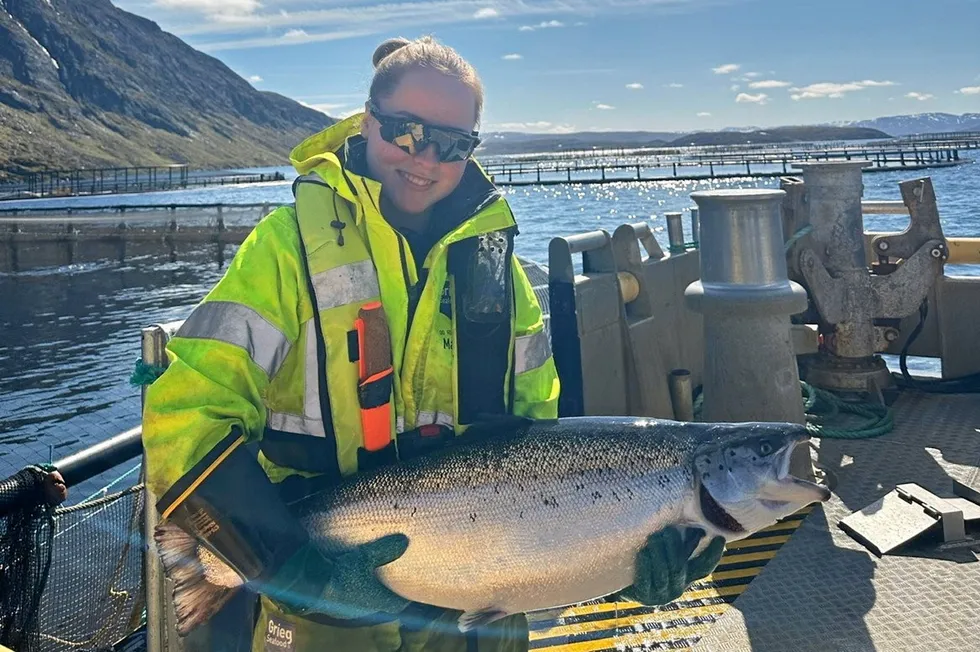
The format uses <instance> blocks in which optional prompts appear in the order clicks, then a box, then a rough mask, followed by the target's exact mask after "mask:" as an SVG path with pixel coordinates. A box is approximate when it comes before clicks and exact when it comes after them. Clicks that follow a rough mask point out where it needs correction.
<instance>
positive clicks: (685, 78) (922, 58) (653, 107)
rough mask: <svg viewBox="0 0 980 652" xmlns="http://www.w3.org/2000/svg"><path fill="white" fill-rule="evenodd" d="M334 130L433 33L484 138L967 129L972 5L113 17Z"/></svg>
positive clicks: (394, 0)
mask: <svg viewBox="0 0 980 652" xmlns="http://www.w3.org/2000/svg"><path fill="white" fill-rule="evenodd" d="M113 2H114V4H115V5H116V6H118V7H120V8H122V9H125V10H127V11H130V12H133V13H135V14H139V15H141V16H144V17H146V18H149V19H151V20H154V21H156V22H157V23H158V24H159V25H160V26H161V27H162V28H163V29H164V30H166V31H168V32H171V33H173V34H175V35H177V36H178V37H180V38H181V39H183V40H184V41H186V42H187V43H188V44H190V45H191V46H193V47H194V48H196V49H198V50H201V51H203V52H206V53H208V54H210V55H212V56H214V57H216V58H218V59H220V60H221V61H222V62H223V63H225V64H226V65H227V66H228V67H229V68H231V69H232V70H234V71H235V72H236V73H238V74H239V75H241V76H242V77H244V78H246V79H248V80H249V81H250V82H251V83H252V84H253V85H254V86H255V87H256V88H258V89H261V90H268V91H274V92H276V93H281V94H282V95H285V96H287V97H291V98H293V99H296V100H298V101H300V102H303V103H305V104H307V105H310V106H313V107H315V108H318V109H320V110H322V111H324V112H326V113H327V114H329V115H332V116H334V117H342V116H345V115H349V114H351V113H353V112H356V111H357V110H359V109H361V108H363V105H364V101H365V99H366V96H367V89H368V87H369V85H370V82H371V73H372V68H371V54H372V53H373V51H374V48H375V47H376V46H377V44H378V43H380V42H381V41H383V40H384V39H386V38H390V37H393V36H404V37H407V38H415V37H418V36H421V35H424V34H431V35H432V36H434V37H436V38H437V39H438V40H439V41H441V42H443V43H446V44H448V45H451V46H452V47H454V48H456V49H457V50H458V51H459V53H460V54H461V55H462V56H463V57H465V58H466V59H467V60H468V61H470V63H472V64H473V66H474V67H475V68H476V70H477V72H478V73H479V75H480V77H481V78H482V79H483V83H484V86H485V92H486V103H485V111H484V116H483V119H482V124H481V130H482V131H484V132H488V131H532V132H545V133H547V132H552V133H563V132H570V131H585V130H639V129H642V130H648V131H686V130H698V129H722V128H725V127H747V126H758V127H772V126H778V125H787V124H816V123H826V122H835V121H845V120H862V119H869V118H875V117H879V116H885V115H899V114H905V113H924V112H931V111H942V112H947V113H956V114H959V113H966V112H980V27H978V26H980V0H931V1H930V2H928V3H927V2H924V1H923V0H778V1H775V0H477V1H475V2H471V1H467V0H405V1H399V0H345V1H343V2H340V1H338V0H113Z"/></svg>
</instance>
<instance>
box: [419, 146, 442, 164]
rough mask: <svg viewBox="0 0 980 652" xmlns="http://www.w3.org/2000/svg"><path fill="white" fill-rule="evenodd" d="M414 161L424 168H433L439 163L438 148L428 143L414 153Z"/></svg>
mask: <svg viewBox="0 0 980 652" xmlns="http://www.w3.org/2000/svg"><path fill="white" fill-rule="evenodd" d="M414 158H415V161H416V162H417V163H419V164H421V165H422V166H423V167H426V168H434V167H436V166H437V165H439V148H438V147H437V146H436V145H435V144H432V143H430V144H429V145H428V146H427V147H426V148H425V149H423V150H422V151H421V152H416V153H415V156H414Z"/></svg>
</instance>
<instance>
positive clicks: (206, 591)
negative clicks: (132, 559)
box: [153, 524, 244, 636]
mask: <svg viewBox="0 0 980 652" xmlns="http://www.w3.org/2000/svg"><path fill="white" fill-rule="evenodd" d="M153 539H154V540H155V541H156V544H157V551H158V552H159V555H160V563H161V565H162V566H163V572H164V574H165V575H166V576H167V577H168V578H169V579H170V580H171V581H172V582H173V583H174V610H175V611H176V615H177V633H178V634H180V635H181V636H186V635H187V634H188V633H190V632H191V631H192V630H194V629H195V628H197V627H199V626H201V625H202V624H204V623H205V622H207V621H208V620H209V619H210V618H211V617H212V616H214V615H215V614H216V613H218V611H220V610H221V608H222V607H223V606H224V605H225V604H226V603H227V602H228V601H229V600H231V598H232V597H233V596H234V595H235V592H236V591H237V590H238V589H239V588H240V587H241V586H242V585H243V583H244V582H243V581H242V578H241V577H239V575H238V573H236V572H235V571H234V570H232V568H231V567H230V566H228V565H227V564H225V563H224V562H223V561H221V560H220V559H219V558H218V557H217V556H216V555H215V554H214V553H213V552H211V551H210V550H208V549H207V548H205V547H204V546H202V545H201V544H200V543H199V542H198V541H197V539H195V538H194V537H192V536H191V535H189V534H187V532H185V531H184V530H183V529H181V528H179V527H177V526H176V525H171V524H164V525H158V526H157V527H156V529H155V531H154V533H153Z"/></svg>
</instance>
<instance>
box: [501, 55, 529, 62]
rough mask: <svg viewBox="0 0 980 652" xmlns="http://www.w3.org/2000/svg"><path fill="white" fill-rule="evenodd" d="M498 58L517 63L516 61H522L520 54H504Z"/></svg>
mask: <svg viewBox="0 0 980 652" xmlns="http://www.w3.org/2000/svg"><path fill="white" fill-rule="evenodd" d="M500 58H501V59H503V60H504V61H517V60H518V59H523V58H524V56H523V55H521V54H517V53H514V54H505V55H504V56H502V57H500Z"/></svg>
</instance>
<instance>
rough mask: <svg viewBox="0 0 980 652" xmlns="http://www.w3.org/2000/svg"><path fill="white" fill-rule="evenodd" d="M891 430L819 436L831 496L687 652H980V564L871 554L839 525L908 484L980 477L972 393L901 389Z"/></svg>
mask: <svg viewBox="0 0 980 652" xmlns="http://www.w3.org/2000/svg"><path fill="white" fill-rule="evenodd" d="M895 424H896V427H895V430H894V431H893V432H892V433H889V434H888V435H885V436H883V437H880V438H877V439H867V440H851V441H848V440H829V439H824V440H821V441H820V442H819V460H820V462H821V463H822V464H824V465H826V466H828V467H829V468H831V469H832V470H833V471H834V473H836V474H837V476H838V485H837V488H836V491H835V495H834V497H833V498H832V499H831V500H830V501H829V502H828V503H825V504H824V505H821V506H819V507H817V508H815V509H814V510H813V512H812V513H811V515H810V516H809V517H808V518H807V519H806V521H805V522H804V523H803V525H802V526H801V527H800V528H799V529H798V530H797V532H796V533H795V534H794V536H793V537H792V539H790V540H789V541H788V542H787V543H786V545H785V546H783V548H782V549H781V550H780V552H779V554H778V555H777V556H776V558H775V559H773V560H772V561H771V562H770V563H769V564H768V565H767V567H766V570H765V572H764V573H762V574H760V576H759V577H757V578H756V579H755V580H754V581H753V582H752V584H751V585H750V586H749V587H748V588H747V589H746V590H745V592H744V593H743V594H742V595H741V596H740V597H739V598H738V600H736V602H735V604H734V605H733V607H732V608H731V609H729V610H728V611H727V612H726V613H725V614H724V615H723V616H722V617H721V618H720V619H719V620H718V622H716V623H715V624H714V625H713V626H712V627H711V628H710V629H709V630H708V631H707V633H706V634H705V635H704V636H703V637H702V638H701V639H700V641H699V642H698V643H697V645H696V646H695V647H694V648H693V649H694V650H696V651H697V652H742V651H749V650H751V651H752V652H770V651H772V652H775V651H779V652H783V651H788V650H792V651H794V652H898V651H901V652H933V651H935V652H938V651H940V650H943V651H945V650H977V649H980V590H978V587H980V562H978V561H977V559H976V557H975V556H974V554H973V553H972V552H970V551H969V550H966V549H959V550H951V551H948V552H945V553H934V554H933V555H932V556H931V558H930V557H926V556H911V554H906V555H885V556H884V557H882V558H880V559H879V558H877V557H875V556H874V555H873V554H872V553H871V552H869V551H868V550H867V549H866V548H865V547H864V546H862V545H861V544H860V543H858V542H857V541H855V540H854V539H852V538H851V537H850V536H849V535H848V534H847V533H846V532H844V531H843V530H842V529H841V528H840V527H838V523H839V521H840V520H841V519H842V518H844V517H846V516H847V515H849V514H851V513H852V512H854V511H857V510H860V509H862V508H864V507H865V506H867V505H869V504H870V503H872V502H874V501H875V500H877V499H878V498H879V497H881V496H882V495H883V494H885V493H887V492H889V491H891V490H892V489H894V488H895V487H896V486H897V485H899V484H903V483H907V482H915V483H918V484H920V485H921V486H923V487H925V488H926V489H928V490H930V491H932V492H933V493H936V494H937V495H940V496H952V495H953V482H952V481H953V479H956V480H959V481H962V482H967V483H969V484H971V485H973V486H977V484H978V481H980V469H978V466H980V400H978V399H977V397H976V395H973V396H970V395H956V396H948V395H947V396H943V395H927V394H920V393H911V392H909V393H903V394H902V395H901V396H900V398H899V400H898V401H897V402H896V404H895Z"/></svg>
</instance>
